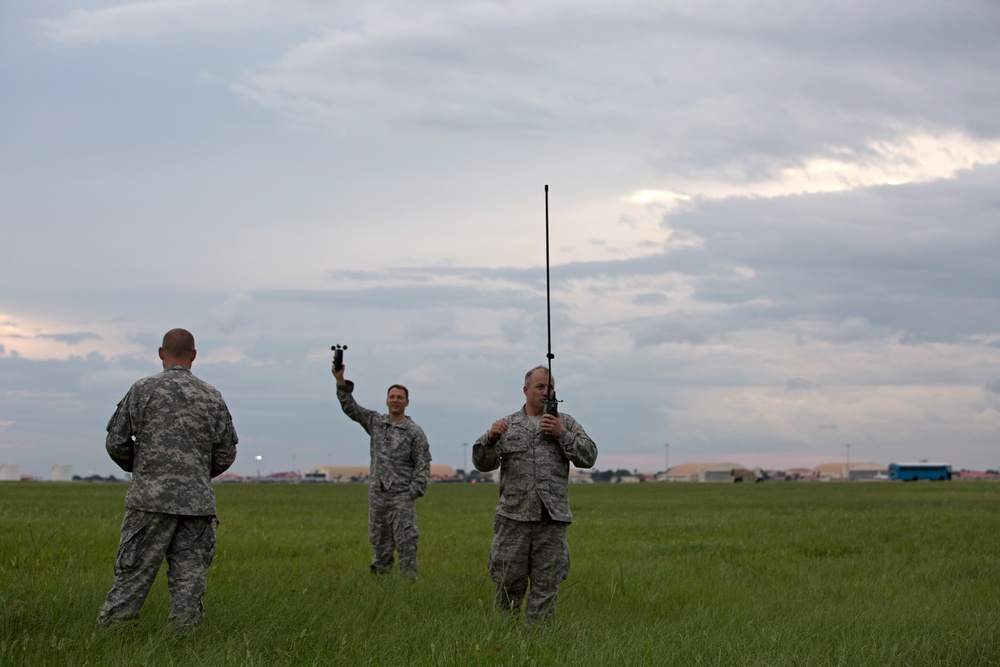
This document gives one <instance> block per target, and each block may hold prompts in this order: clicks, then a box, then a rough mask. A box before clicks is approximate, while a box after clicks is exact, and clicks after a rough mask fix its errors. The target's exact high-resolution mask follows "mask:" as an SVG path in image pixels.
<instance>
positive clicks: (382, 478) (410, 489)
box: [332, 364, 431, 579]
mask: <svg viewBox="0 0 1000 667" xmlns="http://www.w3.org/2000/svg"><path fill="white" fill-rule="evenodd" d="M345 370H346V366H344V365H343V364H341V365H340V366H339V367H337V366H334V367H333V368H332V372H333V376H334V377H335V378H336V379H337V399H338V400H339V401H340V407H341V408H342V409H343V411H344V414H345V415H347V416H348V417H350V418H351V419H353V420H354V421H356V422H358V423H359V424H361V426H362V428H364V429H365V432H367V433H368V435H369V436H371V441H370V445H369V449H370V453H371V469H370V471H369V476H368V541H369V542H371V545H372V548H373V549H374V551H375V555H374V557H373V558H372V563H371V571H372V572H373V573H374V574H388V573H389V572H391V571H392V567H393V552H396V553H398V554H399V570H400V572H402V573H404V574H406V575H408V576H410V577H411V578H413V579H416V578H417V537H418V531H417V508H416V503H415V502H414V501H415V500H416V499H417V498H419V497H420V496H422V495H424V492H425V491H426V490H427V483H428V482H429V481H430V476H431V452H430V445H429V444H428V443H427V436H425V435H424V431H423V429H421V428H420V427H419V426H417V423H416V422H415V421H413V420H412V419H410V418H409V417H408V416H406V408H407V406H408V405H409V404H410V393H409V391H408V390H407V389H406V387H404V386H402V385H399V384H394V385H392V386H391V387H389V390H388V392H387V393H386V398H385V404H386V407H387V408H388V409H389V414H381V413H379V412H376V411H374V410H368V409H367V408H363V407H361V406H360V405H358V404H357V402H356V401H355V400H354V383H353V382H352V381H350V380H345V379H344V371H345Z"/></svg>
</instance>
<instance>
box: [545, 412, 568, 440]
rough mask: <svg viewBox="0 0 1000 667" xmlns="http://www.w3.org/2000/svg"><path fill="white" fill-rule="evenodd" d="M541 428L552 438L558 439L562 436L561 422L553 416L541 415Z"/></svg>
mask: <svg viewBox="0 0 1000 667" xmlns="http://www.w3.org/2000/svg"><path fill="white" fill-rule="evenodd" d="M541 428H542V430H543V431H545V432H546V433H548V434H549V435H551V436H552V437H553V438H557V439H558V438H560V437H561V436H562V434H563V425H562V420H561V419H559V417H557V416H555V415H542V424H541Z"/></svg>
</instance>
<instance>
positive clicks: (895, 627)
mask: <svg viewBox="0 0 1000 667" xmlns="http://www.w3.org/2000/svg"><path fill="white" fill-rule="evenodd" d="M124 491H125V488H124V486H120V485H107V486H104V485H87V484H6V485H0V535H2V542H0V607H2V611H0V614H2V616H0V664H2V665H8V664H9V665H20V664H27V665H137V664H148V665H314V664H315V665H327V664H329V665H414V664H428V665H430V664H440V665H536V664H560V665H563V664H565V665H647V664H671V665H878V666H880V667H881V666H883V665H900V666H903V665H906V666H909V665H963V666H964V665H1000V645H998V640H1000V608H998V603H1000V549H998V547H1000V532H998V527H1000V484H989V483H983V484H977V483H958V482H952V483H918V484H896V483H871V484H865V483H854V484H778V483H774V484H756V485H749V484H748V485H682V484H670V485H664V484H659V485H654V484H648V485H590V486H574V487H573V488H572V489H571V499H572V504H573V509H574V515H575V518H576V522H575V523H574V525H573V526H572V527H571V528H570V550H571V556H572V571H571V573H570V578H569V579H568V580H567V581H566V583H565V584H564V585H563V587H562V591H561V594H560V599H559V604H558V609H557V613H556V618H555V620H554V621H553V622H552V623H550V624H547V625H541V626H534V627H526V626H525V625H524V624H523V623H522V622H520V621H518V620H514V619H510V618H507V617H505V616H501V615H497V614H495V613H494V612H493V611H492V609H491V604H492V598H493V584H492V582H491V581H490V580H489V578H488V576H487V575H486V555H487V552H488V550H489V543H490V538H491V534H492V518H493V507H494V505H495V502H496V493H497V488H496V486H494V485H476V486H459V485H454V486H452V485H432V486H431V487H430V489H429V491H428V494H427V496H426V497H425V498H423V499H422V500H420V501H419V502H418V513H419V521H420V530H421V537H420V553H419V555H420V580H419V581H418V582H416V583H413V582H410V581H407V580H406V579H404V578H401V577H398V576H391V577H385V578H379V579H376V578H373V577H372V576H371V575H370V574H369V572H368V563H369V560H370V558H371V551H370V547H369V546H368V543H367V497H366V489H365V487H363V486H354V485H346V486H339V485H315V486H314V485H301V486H266V485H231V486H220V487H218V488H217V494H218V502H219V515H220V519H221V521H222V523H221V526H220V528H219V535H218V537H219V548H218V553H217V556H216V561H215V563H214V564H213V566H212V570H211V571H210V575H209V587H208V593H207V595H206V600H205V604H206V610H207V621H206V625H205V627H203V628H202V629H200V630H199V631H197V632H196V633H194V634H192V635H189V636H184V637H178V636H175V635H173V634H172V633H170V631H169V630H168V629H167V627H166V623H165V619H166V616H167V613H168V611H169V599H168V595H167V591H166V585H165V582H164V578H163V577H162V576H161V577H160V578H159V579H158V580H157V583H156V585H155V586H154V589H153V591H152V593H151V595H150V597H149V600H148V601H147V603H146V606H145V607H144V609H143V613H142V618H141V620H140V621H139V623H138V624H137V625H135V626H133V627H129V628H127V629H125V630H123V631H121V632H101V631H95V629H94V619H95V617H96V614H97V609H98V607H99V605H100V603H101V602H102V600H103V598H104V594H105V593H106V592H107V589H108V588H109V587H110V584H111V577H112V565H113V560H114V555H115V550H116V548H117V541H118V527H119V525H120V521H121V516H122V512H123V508H122V499H123V496H124Z"/></svg>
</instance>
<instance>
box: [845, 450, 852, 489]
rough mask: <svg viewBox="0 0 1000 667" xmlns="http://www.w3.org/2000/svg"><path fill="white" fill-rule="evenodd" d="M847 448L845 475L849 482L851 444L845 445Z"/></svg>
mask: <svg viewBox="0 0 1000 667" xmlns="http://www.w3.org/2000/svg"><path fill="white" fill-rule="evenodd" d="M844 447H846V448H847V468H845V469H844V474H845V476H846V477H847V481H848V482H850V481H851V443H847V444H846V445H844Z"/></svg>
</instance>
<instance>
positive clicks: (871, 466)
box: [812, 461, 889, 481]
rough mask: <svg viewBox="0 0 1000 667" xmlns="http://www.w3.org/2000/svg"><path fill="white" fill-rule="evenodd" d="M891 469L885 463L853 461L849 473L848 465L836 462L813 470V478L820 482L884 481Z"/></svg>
mask: <svg viewBox="0 0 1000 667" xmlns="http://www.w3.org/2000/svg"><path fill="white" fill-rule="evenodd" d="M888 469H889V466H887V465H886V464H884V463H877V462H875V461H851V469H850V470H849V471H848V469H847V463H846V462H844V461H836V462H833V461H831V462H829V463H821V464H820V465H818V466H816V467H815V468H813V470H812V472H813V476H814V477H816V478H817V479H820V480H848V479H849V480H851V481H866V480H873V479H883V478H884V477H885V474H886V471H887V470H888Z"/></svg>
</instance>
